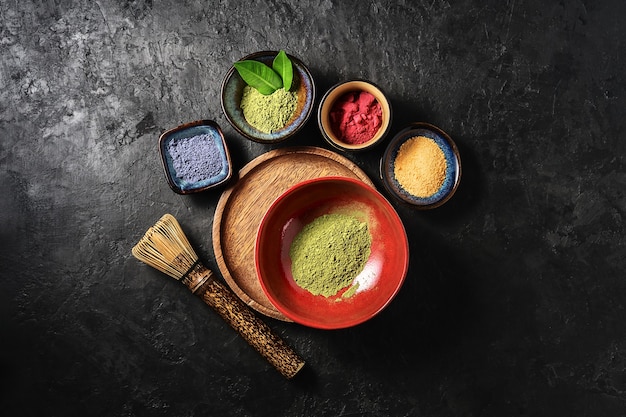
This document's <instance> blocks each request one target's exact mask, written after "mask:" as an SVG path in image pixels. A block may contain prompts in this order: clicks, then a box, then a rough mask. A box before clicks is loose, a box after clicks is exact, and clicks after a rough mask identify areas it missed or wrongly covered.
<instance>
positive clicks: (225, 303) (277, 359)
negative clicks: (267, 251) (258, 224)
mask: <svg viewBox="0 0 626 417" xmlns="http://www.w3.org/2000/svg"><path fill="white" fill-rule="evenodd" d="M132 253H133V256H135V258H137V259H139V260H140V261H142V262H144V263H146V264H148V265H150V266H152V267H154V268H156V269H158V270H159V271H161V272H164V273H165V274H167V275H169V276H171V277H172V278H174V279H176V280H178V281H180V282H182V283H183V284H185V286H186V287H187V288H189V290H190V291H191V292H192V293H193V294H196V295H197V296H199V297H200V298H201V299H202V300H204V302H205V303H207V304H208V305H209V306H210V307H211V308H213V309H214V310H215V311H216V312H217V313H218V314H219V315H220V316H221V317H222V318H223V319H224V320H226V322H227V323H228V324H230V325H231V327H233V328H234V329H235V330H236V331H237V332H239V334H240V335H241V336H242V337H243V338H244V339H245V340H246V341H247V342H248V343H249V344H250V345H251V346H252V347H254V348H255V349H256V350H257V351H258V352H259V353H260V354H261V355H262V356H263V357H264V358H265V359H267V360H268V361H269V362H270V363H271V364H272V365H273V366H274V367H275V368H276V369H277V370H278V371H279V372H280V373H281V374H283V375H284V376H285V377H286V378H291V377H293V376H294V375H295V374H296V373H298V371H299V370H300V369H302V367H303V366H304V361H303V360H302V359H301V358H300V357H299V356H298V355H297V354H296V353H295V352H294V351H293V350H292V349H291V348H290V347H289V346H287V345H286V344H285V342H284V341H283V340H282V339H281V338H280V337H279V336H277V335H276V334H275V333H274V332H273V331H272V329H270V328H269V327H268V326H267V325H266V324H265V323H264V322H262V321H261V320H260V319H259V318H258V317H257V316H256V315H255V314H254V313H253V312H252V310H250V308H248V306H246V305H245V304H244V303H243V302H242V301H241V300H240V299H239V298H238V297H237V296H236V295H235V294H234V293H233V292H232V291H230V290H229V289H228V287H226V286H225V285H224V284H222V283H221V282H220V281H219V280H217V279H215V274H214V273H213V271H211V270H209V269H208V268H206V267H205V266H204V265H203V264H202V263H201V262H200V260H199V259H198V256H197V255H196V253H195V251H194V249H193V248H192V247H191V245H190V244H189V241H188V239H187V237H186V236H185V234H184V233H183V230H182V229H181V227H180V225H179V224H178V221H176V219H175V218H174V216H172V215H171V214H165V215H163V217H161V219H159V221H157V223H156V224H155V225H154V226H152V227H151V228H150V229H148V231H147V232H146V233H145V235H144V236H143V238H141V240H140V241H139V242H138V243H137V244H136V245H135V246H134V247H133V249H132Z"/></svg>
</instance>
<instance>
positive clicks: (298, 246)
mask: <svg viewBox="0 0 626 417" xmlns="http://www.w3.org/2000/svg"><path fill="white" fill-rule="evenodd" d="M371 244H372V237H371V235H370V233H369V230H368V227H367V223H365V222H362V221H360V220H359V219H357V218H356V217H354V216H350V215H347V214H341V213H333V214H325V215H323V216H320V217H318V218H316V219H315V220H313V221H312V222H311V223H309V224H307V225H306V226H304V228H303V229H302V230H301V231H300V233H298V235H296V237H295V238H294V240H293V242H292V244H291V248H290V250H289V256H290V258H291V273H292V275H293V278H294V281H295V282H296V284H298V285H299V286H300V287H301V288H304V289H305V290H307V291H309V292H310V293H311V294H313V295H323V296H324V297H331V296H334V295H336V294H337V293H338V292H339V291H340V290H342V289H344V288H346V287H348V286H349V285H351V284H352V282H353V280H354V278H356V276H357V275H359V273H360V272H361V271H362V270H363V268H364V267H365V263H366V262H367V260H368V258H369V256H370V250H371ZM356 285H358V284H355V286H353V287H352V288H350V289H349V290H348V291H346V292H344V293H343V297H350V296H351V295H352V294H353V293H354V291H356Z"/></svg>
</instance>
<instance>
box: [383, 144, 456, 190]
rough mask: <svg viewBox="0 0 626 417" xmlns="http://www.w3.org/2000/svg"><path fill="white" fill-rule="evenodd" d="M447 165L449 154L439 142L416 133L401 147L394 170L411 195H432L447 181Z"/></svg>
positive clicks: (399, 181)
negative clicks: (447, 154)
mask: <svg viewBox="0 0 626 417" xmlns="http://www.w3.org/2000/svg"><path fill="white" fill-rule="evenodd" d="M446 168H447V163H446V157H445V155H444V153H443V151H442V150H441V148H439V145H437V143H435V141H434V140H432V139H430V138H427V137H425V136H414V137H412V138H411V139H409V140H407V141H406V142H404V143H403V144H402V146H400V149H399V150H398V156H396V159H395V161H394V167H393V173H394V175H395V177H396V180H397V181H398V183H400V185H401V186H402V188H404V189H405V190H406V191H407V192H409V193H410V194H412V195H414V196H416V197H430V196H431V195H433V194H435V193H436V192H437V191H438V190H439V188H441V185H442V184H443V182H444V181H445V179H446Z"/></svg>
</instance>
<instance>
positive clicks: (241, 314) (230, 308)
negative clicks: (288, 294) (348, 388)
mask: <svg viewBox="0 0 626 417" xmlns="http://www.w3.org/2000/svg"><path fill="white" fill-rule="evenodd" d="M188 276H189V278H188V279H185V280H183V281H182V282H183V283H184V284H185V285H186V286H187V288H189V289H190V290H191V291H192V292H193V293H194V294H196V295H197V296H199V297H200V298H201V299H202V300H204V302H205V303H206V304H207V305H209V306H210V307H211V308H212V309H213V310H215V311H216V312H217V313H218V314H219V315H220V316H221V317H222V318H223V319H224V320H225V321H226V322H227V323H228V324H230V326H231V327H232V328H233V329H235V330H236V331H237V332H238V333H239V334H240V335H241V337H243V338H244V339H245V340H246V342H248V344H250V346H252V347H253V348H255V349H256V350H257V352H259V353H260V354H261V355H262V356H263V357H264V358H265V359H266V360H267V361H268V362H269V363H271V364H272V365H273V366H274V368H276V369H277V370H278V371H279V372H280V373H281V374H282V375H283V376H285V377H286V378H292V377H293V376H294V375H296V374H297V373H298V371H300V369H302V367H303V366H304V360H303V359H302V358H300V356H298V354H297V353H295V352H294V351H293V350H292V349H291V348H290V347H289V346H288V345H287V344H286V343H285V342H284V341H283V340H282V339H281V338H280V337H279V336H278V335H277V334H276V333H274V331H273V330H272V329H271V328H270V327H269V326H268V325H267V324H265V323H264V322H263V321H262V320H261V319H259V318H258V317H257V316H256V315H255V314H254V312H253V311H252V310H251V309H250V308H248V306H247V305H246V304H244V303H243V302H242V301H241V300H240V299H239V298H237V296H236V295H235V294H234V293H233V292H232V291H231V290H230V289H228V287H227V286H225V285H224V284H222V283H221V282H220V281H218V280H216V279H215V274H214V273H213V271H211V270H209V269H208V268H206V267H205V266H203V265H202V264H196V265H195V266H194V268H193V269H192V271H191V272H190V273H189V274H188Z"/></svg>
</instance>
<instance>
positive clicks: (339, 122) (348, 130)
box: [330, 91, 383, 145]
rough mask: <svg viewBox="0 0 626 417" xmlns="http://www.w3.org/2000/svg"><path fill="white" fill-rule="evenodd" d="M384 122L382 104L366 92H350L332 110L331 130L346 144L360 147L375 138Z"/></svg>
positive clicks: (336, 102) (340, 98) (338, 100)
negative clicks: (359, 145)
mask: <svg viewBox="0 0 626 417" xmlns="http://www.w3.org/2000/svg"><path fill="white" fill-rule="evenodd" d="M382 120H383V111H382V108H381V107H380V103H379V102H378V101H377V100H376V97H374V96H373V95H372V94H370V93H368V92H366V91H350V92H348V93H346V94H344V95H342V96H341V97H339V98H338V99H337V101H335V103H334V104H333V107H332V109H331V110H330V123H331V128H332V130H333V132H334V133H335V135H337V137H338V138H339V140H341V141H342V142H344V143H347V144H350V145H358V144H361V143H365V142H367V141H368V140H370V139H371V138H373V137H374V135H375V134H376V132H378V129H379V128H380V125H381V124H382Z"/></svg>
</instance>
